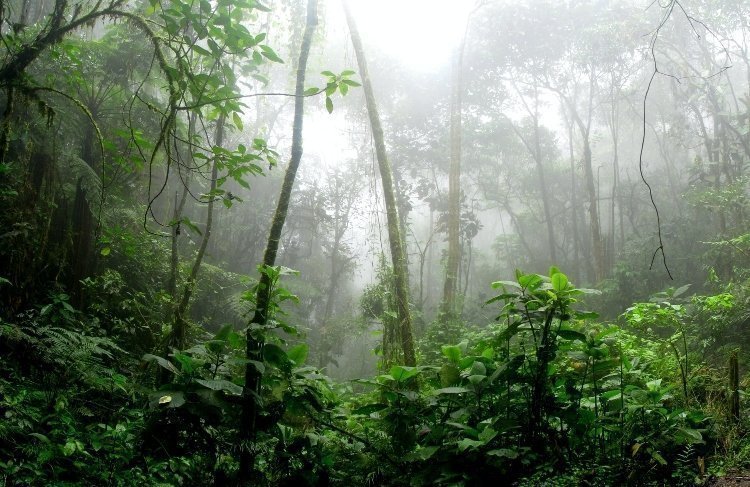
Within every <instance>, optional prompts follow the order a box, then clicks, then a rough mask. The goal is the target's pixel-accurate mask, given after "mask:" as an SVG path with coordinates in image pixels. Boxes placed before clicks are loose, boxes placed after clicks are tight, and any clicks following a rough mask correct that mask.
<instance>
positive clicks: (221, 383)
mask: <svg viewBox="0 0 750 487" xmlns="http://www.w3.org/2000/svg"><path fill="white" fill-rule="evenodd" d="M195 382H197V383H198V384H200V385H202V386H204V387H207V388H209V389H211V390H212V391H224V392H228V393H230V394H234V395H235V396H239V395H241V394H242V387H240V386H238V385H237V384H235V383H234V382H230V381H228V380H223V379H219V380H206V379H196V381H195Z"/></svg>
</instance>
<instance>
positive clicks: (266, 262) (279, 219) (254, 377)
mask: <svg viewBox="0 0 750 487" xmlns="http://www.w3.org/2000/svg"><path fill="white" fill-rule="evenodd" d="M317 24H318V2H317V0H308V2H307V17H306V22H305V33H304V36H303V39H302V45H301V46H300V53H299V61H298V63H297V80H296V84H295V90H294V96H295V100H294V123H293V126H292V149H291V158H290V160H289V166H287V169H286V173H285V175H284V183H283V185H282V187H281V193H280V194H279V199H278V203H277V205H276V212H275V213H274V217H273V221H272V223H271V229H270V231H269V234H268V243H267V244H266V250H265V253H264V255H263V263H262V264H261V273H260V281H259V283H258V286H257V294H256V297H255V312H254V314H253V317H252V319H251V320H250V324H249V326H248V329H247V348H246V352H245V354H246V359H247V360H248V363H247V364H246V366H245V381H244V390H243V394H242V416H241V421H242V422H241V424H240V441H241V442H242V445H241V450H240V473H239V481H240V484H241V485H245V484H249V483H250V482H251V481H252V480H253V479H252V474H253V472H254V468H255V466H254V455H253V453H252V451H251V446H250V442H251V441H252V440H253V436H254V434H255V431H256V424H255V422H256V417H257V413H258V407H259V404H258V400H259V398H260V385H261V378H262V373H261V371H260V370H258V367H257V366H256V364H257V363H259V362H262V361H263V346H264V333H265V332H266V327H267V325H268V321H269V309H270V308H271V292H272V286H273V284H274V283H273V282H272V279H273V278H272V274H271V271H270V268H272V267H273V266H274V265H275V264H276V254H277V252H278V249H279V240H280V239H281V231H282V230H283V228H284V222H285V221H286V215H287V211H288V209H289V200H290V198H291V195H292V189H293V187H294V181H295V178H296V176H297V170H298V168H299V164H300V161H301V160H302V123H303V117H304V108H305V74H306V70H307V59H308V57H309V55H310V46H311V45H312V38H313V33H314V32H315V27H316V26H317Z"/></svg>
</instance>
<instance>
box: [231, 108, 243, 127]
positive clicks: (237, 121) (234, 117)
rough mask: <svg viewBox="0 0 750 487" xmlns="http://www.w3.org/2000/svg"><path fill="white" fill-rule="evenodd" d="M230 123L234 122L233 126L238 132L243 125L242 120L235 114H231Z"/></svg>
mask: <svg viewBox="0 0 750 487" xmlns="http://www.w3.org/2000/svg"><path fill="white" fill-rule="evenodd" d="M232 121H234V126H235V127H237V129H239V130H240V131H242V129H243V128H244V125H243V123H242V119H241V118H240V115H239V114H238V113H237V112H234V113H232Z"/></svg>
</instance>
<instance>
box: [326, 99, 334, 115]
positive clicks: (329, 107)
mask: <svg viewBox="0 0 750 487" xmlns="http://www.w3.org/2000/svg"><path fill="white" fill-rule="evenodd" d="M326 110H327V111H328V113H333V100H331V97H330V96H327V97H326Z"/></svg>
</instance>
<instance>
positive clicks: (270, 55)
mask: <svg viewBox="0 0 750 487" xmlns="http://www.w3.org/2000/svg"><path fill="white" fill-rule="evenodd" d="M260 50H261V54H263V57H265V58H266V59H268V60H269V61H273V62H275V63H283V62H284V61H283V60H282V59H281V58H280V57H279V56H278V55H277V54H276V53H275V52H274V50H273V49H271V48H270V47H269V46H267V45H265V44H262V45H261V46H260Z"/></svg>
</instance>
